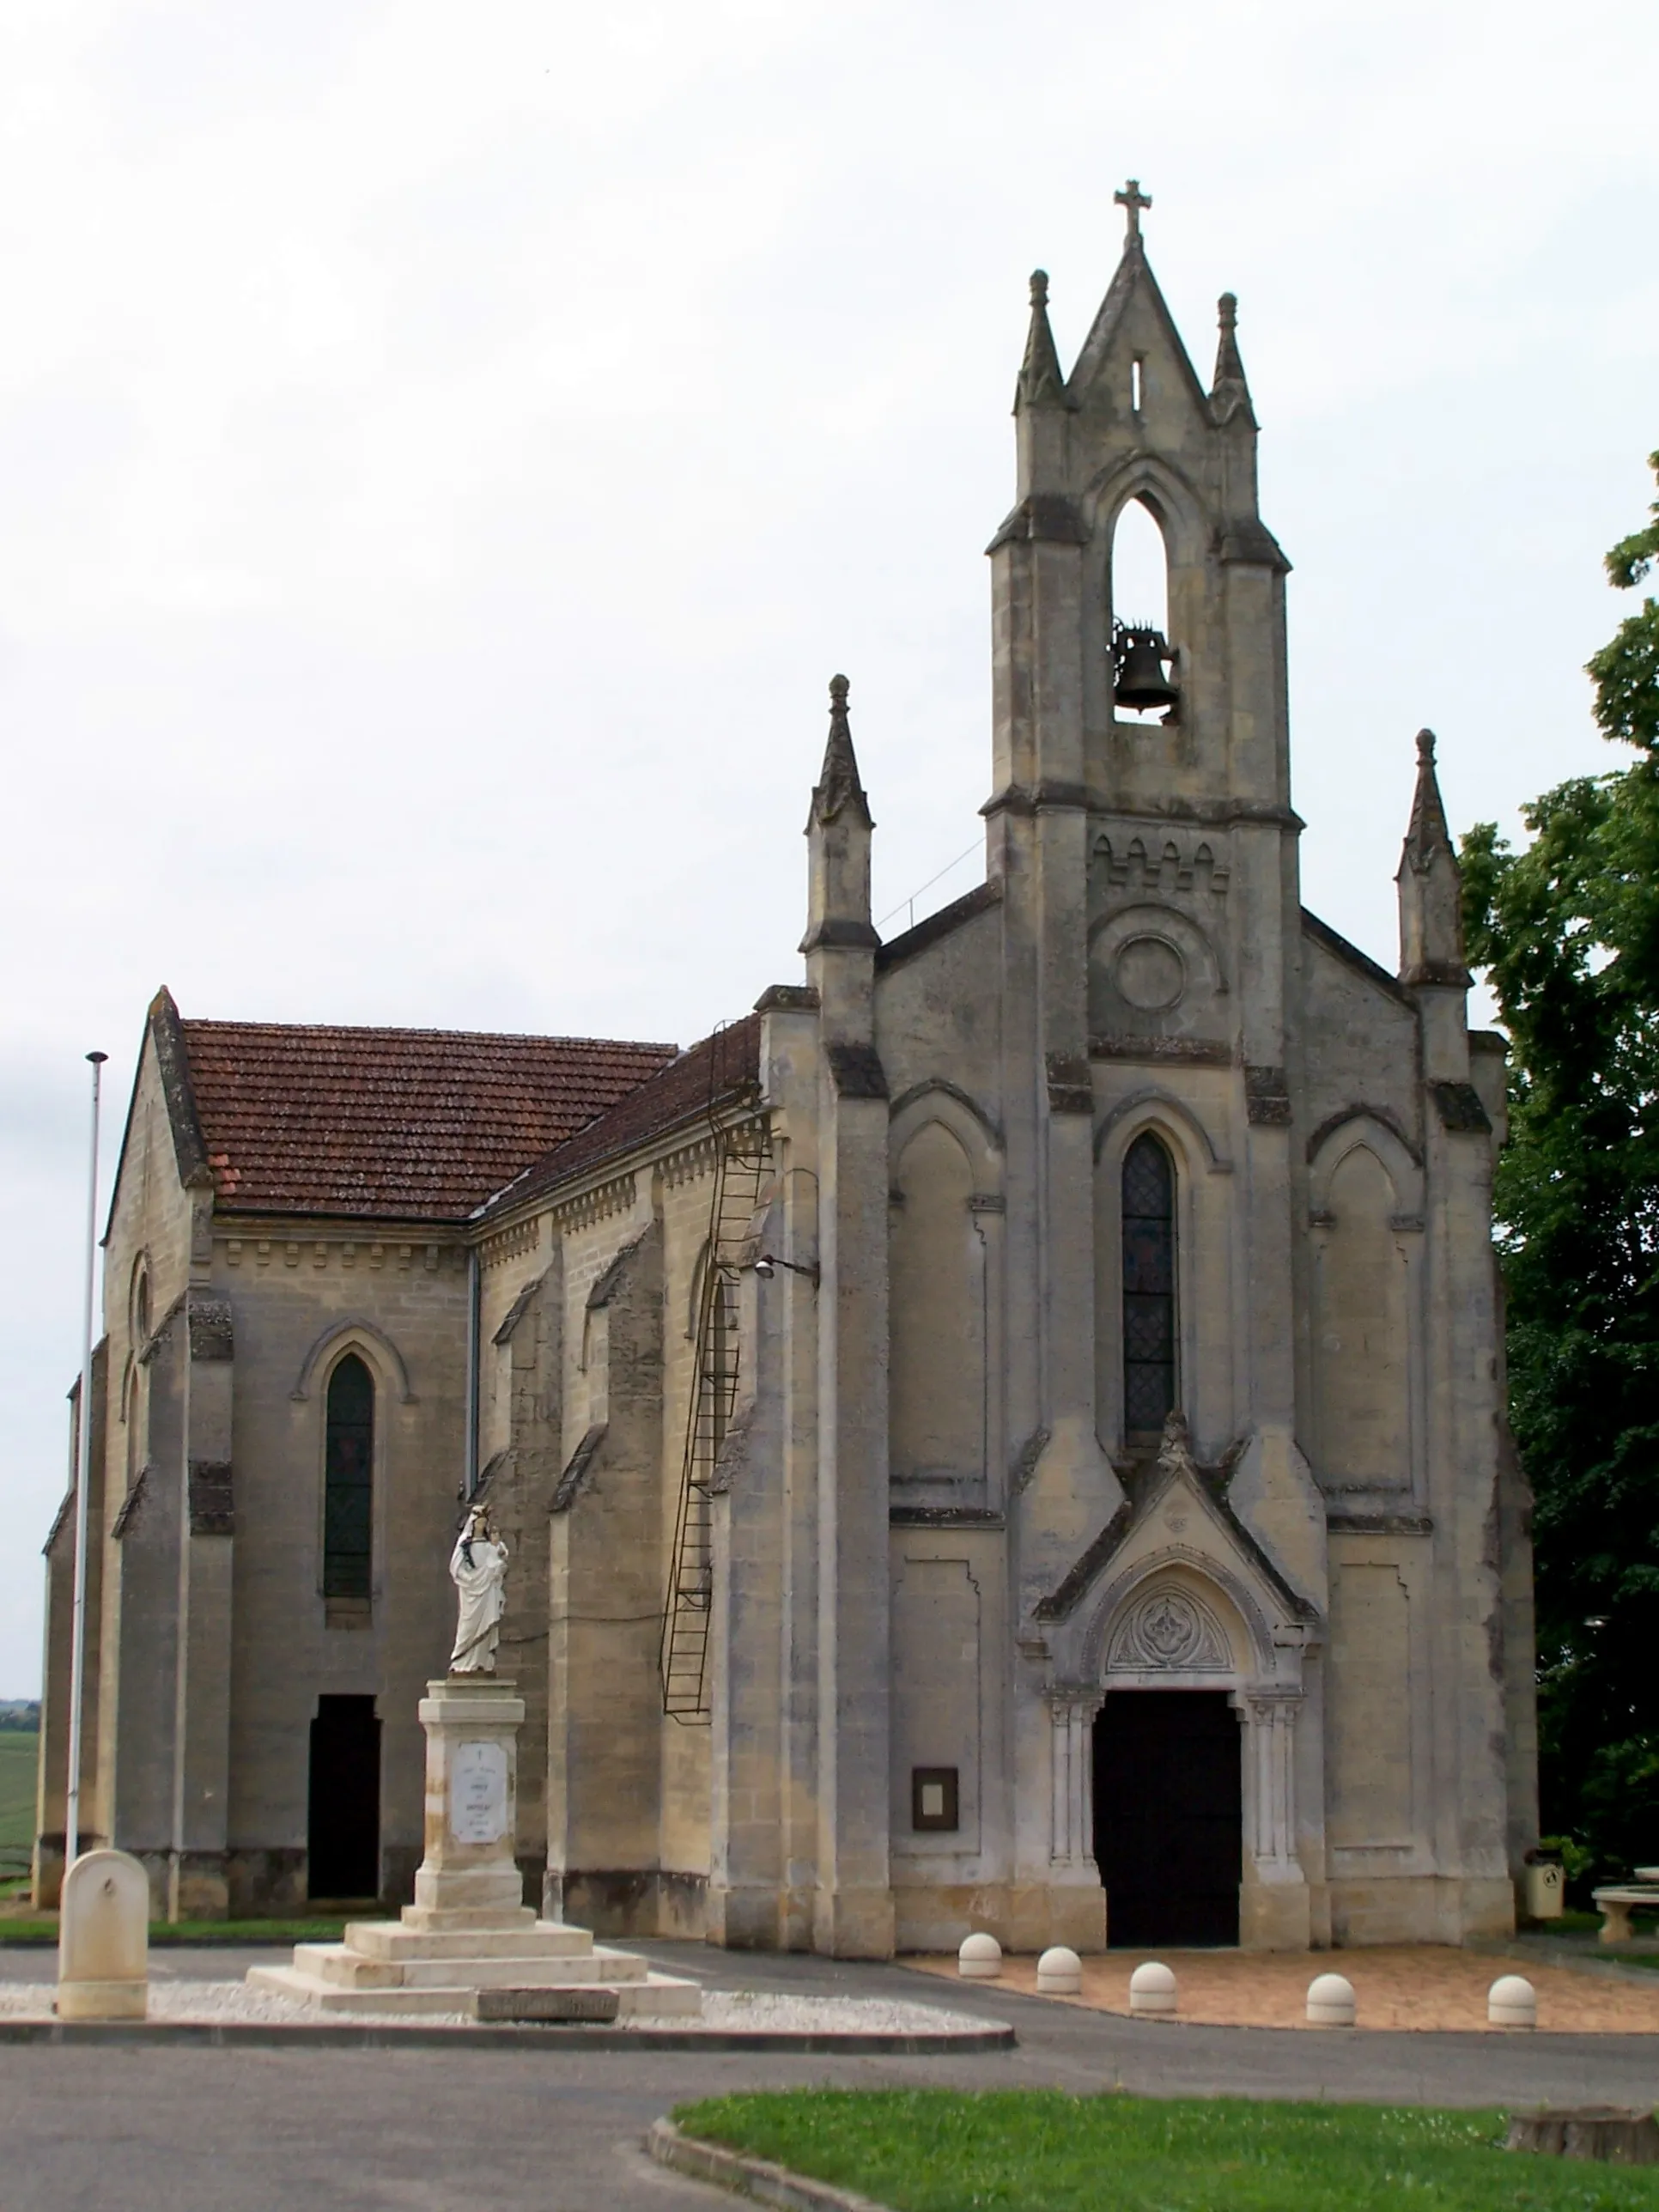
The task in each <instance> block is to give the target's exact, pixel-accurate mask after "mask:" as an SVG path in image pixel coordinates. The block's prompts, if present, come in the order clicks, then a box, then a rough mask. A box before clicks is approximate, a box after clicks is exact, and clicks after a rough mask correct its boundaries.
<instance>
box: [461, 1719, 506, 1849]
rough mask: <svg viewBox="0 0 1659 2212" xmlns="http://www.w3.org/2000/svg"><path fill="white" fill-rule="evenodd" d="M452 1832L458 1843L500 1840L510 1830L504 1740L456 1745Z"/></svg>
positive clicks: (485, 1842) (495, 1841) (482, 1842)
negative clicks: (500, 1742) (501, 1741)
mask: <svg viewBox="0 0 1659 2212" xmlns="http://www.w3.org/2000/svg"><path fill="white" fill-rule="evenodd" d="M449 1832H450V1834H451V1835H452V1836H453V1837H454V1838H455V1840H456V1842H457V1843H458V1844H497V1843H499V1842H500V1841H501V1838H502V1837H503V1836H504V1835H505V1834H506V1833H507V1753H506V1750H505V1748H504V1747H502V1746H501V1744H499V1743H458V1744H457V1745H456V1747H455V1752H454V1756H453V1760H452V1762H451V1765H450V1771H449Z"/></svg>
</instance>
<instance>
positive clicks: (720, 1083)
mask: <svg viewBox="0 0 1659 2212" xmlns="http://www.w3.org/2000/svg"><path fill="white" fill-rule="evenodd" d="M760 1033H761V1018H760V1016H759V1015H758V1014H745V1015H744V1018H743V1019H742V1020H741V1021H737V1022H732V1024H730V1025H729V1026H728V1027H727V1028H726V1029H722V1030H715V1031H714V1034H713V1036H706V1037H704V1038H703V1039H702V1042H700V1043H698V1044H694V1045H692V1046H690V1048H689V1049H688V1050H686V1051H684V1052H683V1053H681V1054H679V1055H678V1058H677V1059H675V1060H673V1061H671V1064H670V1065H669V1066H666V1067H665V1068H664V1069H662V1070H661V1072H660V1073H658V1074H656V1075H653V1077H652V1078H651V1079H650V1081H649V1082H648V1083H642V1084H641V1085H640V1086H639V1088H638V1090H637V1091H630V1092H629V1095H628V1096H627V1097H626V1098H624V1099H623V1100H622V1101H621V1102H620V1103H618V1104H617V1105H615V1106H613V1107H612V1108H611V1110H610V1112H609V1113H608V1114H602V1115H600V1116H599V1119H598V1120H597V1121H590V1122H589V1123H588V1125H587V1127H586V1128H585V1129H582V1130H580V1131H579V1132H578V1133H577V1134H576V1135H574V1136H573V1137H568V1138H567V1139H566V1140H565V1141H564V1143H563V1144H562V1145H558V1146H555V1148H554V1149H553V1150H552V1151H550V1152H548V1154H547V1155H546V1157H545V1158H543V1159H539V1160H538V1161H537V1162H536V1163H535V1164H534V1165H533V1166H532V1167H530V1168H528V1169H526V1171H525V1172H524V1174H522V1175H521V1176H518V1177H517V1179H516V1180H515V1181H513V1182H510V1183H508V1184H507V1187H506V1188H505V1189H503V1190H502V1191H501V1193H500V1194H498V1195H497V1196H496V1197H495V1199H494V1200H492V1201H491V1204H490V1206H489V1209H488V1211H489V1212H490V1213H492V1214H494V1213H502V1212H507V1210H508V1209H510V1208H511V1207H513V1206H522V1205H523V1204H524V1202H525V1200H526V1199H531V1198H541V1197H544V1196H545V1195H546V1194H547V1193H548V1192H549V1191H551V1190H556V1188H558V1186H559V1185H560V1184H561V1183H563V1182H570V1181H572V1180H573V1179H574V1177H575V1176H580V1175H585V1174H586V1173H588V1172H589V1171H590V1170H592V1169H593V1168H596V1167H599V1166H600V1165H602V1164H603V1163H604V1162H605V1161H606V1160H608V1159H612V1158H620V1157H621V1156H622V1155H623V1154H624V1153H627V1152H632V1151H633V1150H634V1149H635V1146H639V1145H642V1144H647V1143H648V1142H649V1141H650V1140H651V1139H653V1138H654V1137H660V1136H664V1135H666V1134H667V1133H668V1132H669V1131H670V1130H671V1129H678V1128H682V1127H691V1126H692V1125H694V1124H695V1123H696V1122H698V1121H707V1120H708V1119H709V1118H710V1117H711V1116H712V1115H714V1114H715V1113H716V1112H717V1111H719V1110H720V1109H721V1108H723V1107H728V1106H731V1105H732V1104H734V1103H737V1102H738V1101H740V1100H742V1099H744V1098H748V1097H753V1096H754V1095H755V1093H756V1092H757V1090H758V1088H759V1083H760Z"/></svg>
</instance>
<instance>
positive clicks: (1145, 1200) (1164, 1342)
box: [1123, 1135, 1176, 1435]
mask: <svg viewBox="0 0 1659 2212" xmlns="http://www.w3.org/2000/svg"><path fill="white" fill-rule="evenodd" d="M1175 1288H1176V1243H1175V1164H1174V1163H1173V1161H1172V1160H1171V1159H1170V1155H1169V1153H1168V1152H1166V1151H1165V1150H1164V1146H1162V1145H1161V1144H1160V1143H1159V1142H1158V1139H1157V1138H1156V1137H1154V1136H1151V1135H1147V1136H1141V1137H1137V1138H1136V1139H1135V1140H1134V1142H1133V1145H1131V1146H1130V1147H1129V1149H1128V1152H1127V1153H1126V1154H1125V1156H1124V1161H1123V1425H1124V1427H1125V1429H1127V1431H1129V1432H1130V1433H1131V1434H1132V1435H1135V1434H1140V1435H1153V1434H1156V1433H1157V1432H1158V1431H1159V1430H1160V1429H1162V1427H1163V1426H1164V1421H1165V1420H1166V1419H1167V1418H1168V1417H1169V1415H1170V1413H1173V1412H1174V1410H1175V1402H1176V1333H1175Z"/></svg>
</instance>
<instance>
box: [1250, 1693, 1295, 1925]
mask: <svg viewBox="0 0 1659 2212" xmlns="http://www.w3.org/2000/svg"><path fill="white" fill-rule="evenodd" d="M1239 1703H1240V1705H1242V1707H1243V1721H1244V1864H1243V1883H1242V1885H1241V1887H1240V1894H1239V1927H1238V1935H1239V1941H1240V1942H1241V1943H1243V1944H1244V1945H1245V1946H1247V1947H1248V1948H1250V1949H1252V1950H1257V1951H1304V1950H1306V1949H1307V1948H1308V1945H1309V1942H1310V1934H1311V1923H1310V1896H1309V1891H1308V1884H1307V1880H1306V1877H1305V1875H1304V1873H1303V1869H1302V1862H1301V1860H1300V1858H1299V1857H1298V1856H1297V1836H1296V1722H1297V1714H1298V1713H1299V1711H1301V1709H1302V1693H1301V1692H1300V1691H1299V1690H1266V1691H1251V1692H1246V1694H1245V1695H1244V1696H1243V1697H1242V1698H1241V1699H1240V1700H1239Z"/></svg>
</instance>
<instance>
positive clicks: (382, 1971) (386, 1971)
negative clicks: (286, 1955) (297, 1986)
mask: <svg viewBox="0 0 1659 2212" xmlns="http://www.w3.org/2000/svg"><path fill="white" fill-rule="evenodd" d="M294 1965H295V1969H296V1971H297V1972H300V1973H302V1974H308V1975H310V1976H311V1977H312V1978H313V1979H315V1980H317V1981H321V1982H325V1983H327V1984H328V1985H329V1987H330V1988H331V1989H348V1990H396V1989H401V1988H402V1986H403V1979H404V1971H403V1968H402V1967H401V1966H392V1963H391V1962H390V1961H389V1960H385V1959H366V1958H364V1957H363V1956H362V1954H361V1953H360V1952H357V1951H353V1950H351V1949H350V1948H349V1947H348V1946H347V1945H346V1944H344V1943H296V1944H295V1947H294Z"/></svg>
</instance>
